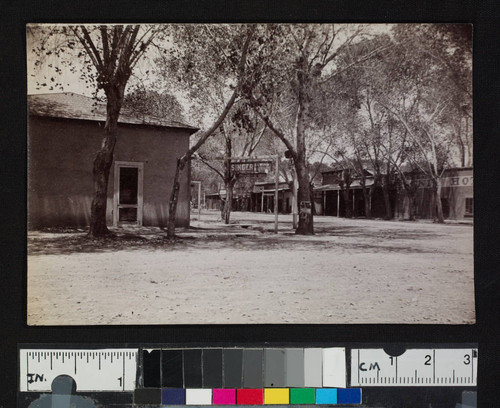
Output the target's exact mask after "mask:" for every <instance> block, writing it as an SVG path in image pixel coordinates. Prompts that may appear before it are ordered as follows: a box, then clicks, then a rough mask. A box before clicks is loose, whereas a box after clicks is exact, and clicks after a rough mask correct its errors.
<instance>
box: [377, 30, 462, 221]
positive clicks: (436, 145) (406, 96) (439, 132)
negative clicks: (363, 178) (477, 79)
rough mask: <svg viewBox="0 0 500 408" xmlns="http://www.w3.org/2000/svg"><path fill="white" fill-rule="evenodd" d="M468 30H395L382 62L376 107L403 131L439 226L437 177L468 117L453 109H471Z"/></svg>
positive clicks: (439, 182) (439, 178) (441, 218)
mask: <svg viewBox="0 0 500 408" xmlns="http://www.w3.org/2000/svg"><path fill="white" fill-rule="evenodd" d="M467 28H468V30H467ZM470 28H471V27H470V26H465V27H462V28H461V29H459V30H456V27H452V26H446V25H445V26H436V25H402V26H396V27H395V29H394V38H395V42H396V47H395V52H394V54H392V55H391V56H389V57H388V58H387V59H386V68H385V73H386V76H385V77H384V78H385V84H384V86H380V88H379V91H380V92H379V95H378V96H377V103H378V104H379V106H381V107H382V108H383V109H385V110H386V112H388V113H389V114H390V115H391V117H392V118H393V119H395V120H397V121H398V122H399V123H400V124H401V125H402V126H403V127H404V130H405V134H406V135H407V137H408V140H409V146H411V147H412V149H413V154H412V155H408V156H407V157H408V160H412V162H413V165H414V166H416V167H418V169H419V170H420V171H421V172H422V173H423V174H425V175H426V176H427V177H428V178H429V180H430V181H431V184H432V190H433V202H432V203H431V206H432V207H431V208H432V209H434V208H435V218H436V219H437V221H438V222H444V216H443V208H442V204H441V198H440V197H441V188H442V176H443V173H444V171H445V169H446V168H447V166H449V165H450V164H451V163H452V162H453V147H454V145H455V143H456V135H454V128H455V129H456V124H457V123H460V122H461V121H462V120H463V115H464V114H465V115H468V112H467V109H462V108H461V109H457V108H456V107H457V106H462V107H464V106H466V107H468V106H472V101H471V93H470V92H469V88H468V84H469V80H470V75H469V74H470V63H471V59H470V48H469V47H470V43H469V37H470V35H469V34H470ZM410 40H411V41H410Z"/></svg>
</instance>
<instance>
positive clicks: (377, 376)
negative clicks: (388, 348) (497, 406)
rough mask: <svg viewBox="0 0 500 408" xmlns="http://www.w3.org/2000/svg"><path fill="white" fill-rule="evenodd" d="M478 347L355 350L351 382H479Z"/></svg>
mask: <svg viewBox="0 0 500 408" xmlns="http://www.w3.org/2000/svg"><path fill="white" fill-rule="evenodd" d="M477 358H478V354H477V349H476V348H470V349H466V348H463V349H458V348H457V349H439V348H436V349H409V350H406V351H405V352H404V353H403V354H402V355H400V356H397V357H396V356H390V355H388V354H387V353H386V352H385V351H384V350H383V349H352V350H351V385H352V386H362V387H405V386H406V387H418V386H421V387H430V386H450V387H451V386H476V385H477Z"/></svg>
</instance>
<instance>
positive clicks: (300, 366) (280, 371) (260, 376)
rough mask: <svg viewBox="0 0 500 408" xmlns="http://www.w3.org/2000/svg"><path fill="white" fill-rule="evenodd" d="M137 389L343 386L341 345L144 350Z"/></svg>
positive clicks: (344, 371) (342, 350)
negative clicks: (332, 346) (323, 346)
mask: <svg viewBox="0 0 500 408" xmlns="http://www.w3.org/2000/svg"><path fill="white" fill-rule="evenodd" d="M141 366H142V368H143V377H142V383H141V384H140V386H141V387H142V388H193V389H198V388H200V389H202V388H211V389H214V388H215V389H217V388H231V389H238V388H241V389H244V388H251V389H264V388H346V386H347V381H346V375H347V372H346V352H345V348H323V349H322V348H284V349H274V348H267V349H236V348H228V349H222V348H218V349H215V348H214V349H179V350H176V349H153V350H143V352H142V362H141Z"/></svg>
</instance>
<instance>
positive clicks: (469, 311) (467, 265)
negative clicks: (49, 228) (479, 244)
mask: <svg viewBox="0 0 500 408" xmlns="http://www.w3.org/2000/svg"><path fill="white" fill-rule="evenodd" d="M216 218H217V214H216V213H211V214H210V215H206V214H204V215H203V216H202V220H201V221H196V220H195V221H193V224H192V225H193V226H194V227H196V228H194V229H190V230H183V231H182V230H181V231H179V236H180V239H179V241H178V242H176V243H173V244H172V243H167V242H165V241H164V232H162V231H160V230H158V229H152V228H150V229H148V228H142V229H132V230H129V231H123V230H118V231H117V232H118V234H122V235H123V237H124V239H122V240H112V241H109V242H105V243H96V242H93V241H92V242H89V240H88V239H87V238H86V237H85V233H84V232H78V231H72V232H66V233H57V234H56V233H47V232H43V233H42V232H32V233H30V234H29V256H28V269H29V271H28V323H29V324H31V325H74V324H99V325H100V324H191V323H193V324H207V323H221V324H233V323H443V324H462V323H472V322H474V319H475V317H474V316H475V315H474V283H473V254H472V247H473V245H472V242H473V241H472V238H473V237H472V234H473V229H472V227H471V226H470V225H437V224H432V223H408V222H394V221H390V222H389V221H378V220H377V221H376V220H348V219H337V218H334V217H316V219H315V222H316V231H317V234H316V235H314V236H310V237H303V236H295V235H293V234H292V230H291V229H290V221H291V220H290V218H289V217H287V216H280V233H279V234H278V235H274V234H272V233H271V232H270V231H271V230H272V228H273V224H272V221H273V216H272V215H267V214H249V213H234V214H233V220H234V222H235V223H236V225H232V226H230V227H226V226H223V225H221V224H220V223H218V222H216ZM241 225H243V226H241Z"/></svg>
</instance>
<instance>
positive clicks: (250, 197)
mask: <svg viewBox="0 0 500 408" xmlns="http://www.w3.org/2000/svg"><path fill="white" fill-rule="evenodd" d="M344 171H346V170H342V169H331V170H328V171H324V172H322V173H321V180H322V183H321V184H320V185H316V186H314V187H313V191H314V213H315V214H316V215H328V216H335V217H345V216H347V215H349V216H352V217H365V216H366V215H367V214H366V205H365V194H363V186H362V184H361V181H360V180H359V178H358V179H356V178H353V180H352V182H351V184H350V186H349V188H348V189H347V191H345V192H344V189H343V184H342V182H339V180H342V179H343V176H342V174H341V173H342V172H344ZM367 173H368V174H367V175H366V176H365V188H366V189H367V190H368V200H369V204H368V206H369V208H370V210H371V216H372V217H375V218H384V217H386V215H387V214H386V207H385V202H384V197H383V191H382V187H381V186H380V185H377V184H376V183H375V177H374V175H373V173H371V172H370V171H369V170H367ZM473 181H474V177H473V169H472V167H464V168H453V169H447V170H445V172H444V174H443V177H442V190H441V203H442V206H443V213H444V218H446V219H452V220H464V219H472V218H473V213H474V201H473V197H474V186H473ZM415 182H416V194H415V198H414V205H413V215H414V216H415V217H416V218H420V219H426V218H433V217H434V215H435V203H433V200H432V186H431V181H430V180H429V179H426V178H425V177H420V178H418V179H417V180H416V181H415ZM274 192H275V184H274V182H265V181H258V182H255V183H254V186H253V189H252V190H251V191H245V192H238V193H237V194H235V196H234V198H233V208H234V209H235V210H236V211H253V212H272V211H273V208H274V196H275V194H274ZM346 196H347V200H346ZM224 199H225V192H224V190H221V191H219V192H214V193H211V194H207V195H206V206H207V208H209V209H218V208H220V206H221V202H222V201H223V200H224ZM389 201H390V207H391V211H392V214H391V216H392V217H393V218H396V219H409V218H410V214H409V211H410V205H409V203H408V197H407V195H406V194H405V192H404V190H403V189H402V188H401V186H400V185H398V184H397V183H395V184H394V185H393V186H392V187H391V188H390V189H389ZM292 206H293V186H292V183H291V182H289V183H286V182H281V183H280V184H279V188H278V208H279V212H280V213H283V214H289V213H291V212H292ZM347 206H349V207H350V208H349V210H350V211H349V210H348V209H347Z"/></svg>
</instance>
